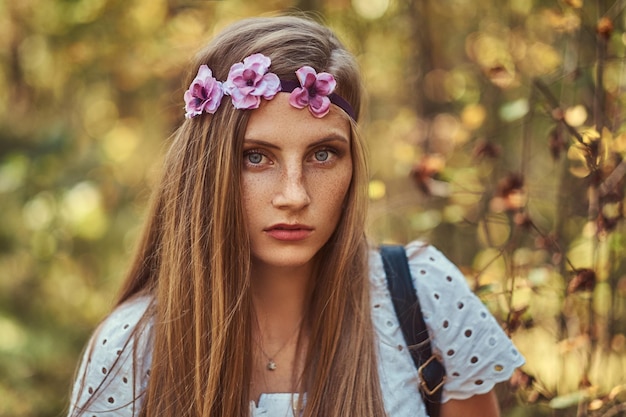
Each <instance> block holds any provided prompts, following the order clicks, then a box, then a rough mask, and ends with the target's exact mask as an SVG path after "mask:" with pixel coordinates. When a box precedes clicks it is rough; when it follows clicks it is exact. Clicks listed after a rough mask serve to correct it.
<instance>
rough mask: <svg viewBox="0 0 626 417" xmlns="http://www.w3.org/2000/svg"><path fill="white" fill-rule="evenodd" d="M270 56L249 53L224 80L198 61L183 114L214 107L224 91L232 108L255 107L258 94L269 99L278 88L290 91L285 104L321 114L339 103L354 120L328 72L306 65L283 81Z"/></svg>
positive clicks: (195, 112) (259, 96)
mask: <svg viewBox="0 0 626 417" xmlns="http://www.w3.org/2000/svg"><path fill="white" fill-rule="evenodd" d="M270 64H271V60H270V59H269V58H268V57H266V56H265V55H263V54H253V55H250V56H248V57H246V58H245V59H244V60H243V62H238V63H236V64H234V65H233V66H232V67H230V71H229V72H228V78H227V79H226V81H225V82H223V83H222V82H221V81H217V80H216V79H215V78H214V77H213V73H212V72H211V69H210V68H209V67H208V66H206V65H201V66H200V68H199V69H198V74H197V75H196V78H194V80H193V81H192V82H191V85H190V86H189V89H188V90H187V91H185V110H186V113H185V117H186V118H188V119H191V118H192V117H195V116H199V115H201V114H202V113H204V112H206V113H210V114H213V113H215V112H216V111H217V109H218V108H219V106H220V103H221V101H222V98H223V97H224V95H227V96H230V98H231V100H232V103H233V106H234V107H235V108H236V109H256V108H258V107H259V105H260V104H261V97H263V98H264V99H265V100H271V99H273V98H274V96H275V95H276V94H278V93H280V92H285V93H291V94H290V96H289V104H291V105H292V106H293V107H296V108H298V109H303V108H305V107H308V108H309V111H310V112H311V114H313V116H315V117H318V118H321V117H324V116H326V115H327V114H328V112H329V111H330V104H331V103H332V104H335V105H337V106H339V107H340V108H341V109H343V111H345V112H346V113H347V114H348V115H349V116H350V117H351V118H352V119H353V120H356V118H355V115H354V110H353V109H352V106H351V105H350V103H348V102H347V101H346V100H345V99H343V98H342V97H341V96H339V95H338V94H335V93H333V91H334V90H335V87H336V86H337V82H336V81H335V77H333V75H332V74H329V73H327V72H320V73H319V74H318V73H317V72H316V71H315V70H314V69H313V68H311V67H309V66H308V65H305V66H303V67H300V68H299V69H298V70H297V71H296V77H297V78H298V82H296V81H284V80H281V79H279V78H278V76H277V75H276V74H274V73H272V72H269V67H270Z"/></svg>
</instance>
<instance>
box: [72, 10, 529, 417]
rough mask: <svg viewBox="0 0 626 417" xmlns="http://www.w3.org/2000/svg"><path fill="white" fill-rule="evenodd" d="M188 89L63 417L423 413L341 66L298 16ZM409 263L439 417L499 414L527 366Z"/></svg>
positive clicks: (240, 26) (455, 297)
mask: <svg viewBox="0 0 626 417" xmlns="http://www.w3.org/2000/svg"><path fill="white" fill-rule="evenodd" d="M196 71H197V73H196ZM187 85H189V89H188V90H187V92H186V93H185V103H186V107H185V109H186V117H187V120H185V122H184V123H183V124H182V126H181V127H180V128H179V130H178V131H177V133H176V134H175V135H174V141H173V143H172V146H171V148H170V150H169V152H168V155H167V157H166V160H165V167H164V173H163V177H162V179H161V181H160V185H159V187H158V188H157V190H156V192H155V195H154V199H153V204H152V208H151V211H150V213H149V216H148V223H147V225H146V228H145V232H144V234H143V238H142V240H141V244H140V247H139V250H138V252H137V254H136V255H135V258H134V263H133V265H132V267H131V269H130V272H129V275H128V277H127V279H126V282H125V284H124V286H123V289H122V291H121V294H120V297H119V301H118V303H117V307H116V308H115V309H114V311H113V312H112V313H111V315H110V316H109V317H108V318H107V319H105V320H104V322H103V323H102V324H101V326H100V328H99V329H98V330H97V331H96V333H95V334H94V336H93V337H92V340H91V343H90V345H89V346H88V348H87V350H86V352H85V356H84V359H83V362H82V365H81V367H80V370H79V373H78V378H77V380H76V383H75V386H74V394H73V399H72V405H71V410H70V415H81V416H92V415H102V414H101V413H103V412H104V413H105V415H116V416H132V415H145V416H156V415H158V416H177V417H180V416H211V417H212V416H222V417H232V416H260V415H268V416H281V417H282V416H291V415H304V416H325V417H339V416H345V415H353V416H381V417H382V416H389V417H404V416H425V415H426V411H425V409H424V405H423V403H422V401H421V399H420V396H419V393H418V388H417V387H418V376H417V371H416V370H415V366H414V365H413V363H412V362H411V359H410V355H409V353H408V351H407V349H406V346H405V343H404V339H403V337H402V334H401V332H400V329H399V327H398V320H397V318H396V316H395V314H394V312H393V307H392V304H391V300H390V297H389V293H388V290H387V287H386V284H385V276H384V272H383V267H382V263H381V260H380V257H379V256H378V254H377V253H376V252H375V251H372V250H370V249H369V248H368V244H367V242H366V239H365V234H364V225H365V218H366V208H367V189H366V186H367V180H368V174H367V166H366V161H365V156H364V149H363V146H364V145H363V140H362V138H361V137H360V135H359V132H358V129H357V123H356V122H357V120H358V116H359V108H360V104H361V86H360V76H359V74H358V72H357V65H356V63H355V60H354V58H353V56H352V55H351V54H349V53H348V52H347V51H346V50H345V48H344V47H343V46H342V45H341V43H340V42H339V41H338V40H337V39H336V37H335V36H334V35H333V33H332V32H331V31H329V30H328V29H327V28H324V27H322V26H320V25H318V24H316V23H314V22H311V21H309V20H305V19H301V18H296V17H276V18H256V19H248V20H244V21H241V22H238V23H236V24H234V25H232V26H230V27H229V28H227V29H226V30H224V31H223V32H222V33H221V34H220V35H218V36H217V38H215V39H214V40H213V41H212V42H211V43H210V44H209V45H208V46H207V47H206V48H205V49H204V50H203V51H202V52H201V53H200V54H199V55H198V56H197V59H196V62H195V64H194V65H193V66H192V71H191V76H190V77H189V84H187ZM407 253H408V255H409V263H410V268H411V271H412V272H413V276H414V282H415V285H416V287H417V290H418V295H419V297H420V302H421V304H422V310H423V312H424V316H425V318H426V322H427V324H428V328H429V333H430V335H431V339H432V345H433V349H434V351H435V352H437V353H438V354H440V355H441V356H442V357H443V362H444V365H445V367H446V370H447V373H448V379H447V381H446V384H445V385H444V392H443V401H444V404H443V406H442V410H441V415H442V416H455V415H463V416H474V415H475V416H478V415H480V416H495V415H498V407H497V402H496V400H495V397H494V394H493V393H492V388H493V386H494V384H495V383H496V382H498V381H502V380H505V379H507V378H508V377H509V376H510V375H511V373H512V372H513V370H514V368H515V367H517V366H520V365H521V364H522V363H523V359H522V357H521V356H520V355H519V354H518V353H517V350H515V348H514V347H513V346H512V344H511V343H510V341H509V339H508V338H507V337H506V336H505V335H504V334H503V333H502V331H501V330H500V329H499V327H498V325H497V323H496V322H495V321H494V320H493V318H492V317H491V316H489V315H488V314H487V313H486V310H485V308H484V307H483V306H482V304H481V303H480V301H479V300H478V299H477V298H476V297H474V296H473V294H471V292H470V291H469V289H468V288H467V285H466V283H465V281H464V279H463V276H462V275H461V274H460V273H459V271H458V270H457V269H456V268H455V267H454V266H453V265H452V264H451V263H450V262H449V261H448V260H446V259H445V258H444V257H443V255H441V254H440V253H439V252H437V251H436V250H435V249H433V248H431V247H427V246H424V245H421V244H417V243H414V244H411V245H409V246H408V247H407ZM461 305H462V306H463V307H462V308H461V307H459V306H461ZM106 413H109V414H106Z"/></svg>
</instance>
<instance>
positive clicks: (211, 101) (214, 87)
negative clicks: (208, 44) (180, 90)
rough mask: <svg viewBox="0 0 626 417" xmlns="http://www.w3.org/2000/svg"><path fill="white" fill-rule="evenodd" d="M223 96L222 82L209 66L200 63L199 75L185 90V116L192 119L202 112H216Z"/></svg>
mask: <svg viewBox="0 0 626 417" xmlns="http://www.w3.org/2000/svg"><path fill="white" fill-rule="evenodd" d="M223 96H224V91H223V90H222V83H221V82H219V81H217V80H216V79H215V78H214V77H213V73H212V72H211V69H210V68H209V67H208V66H206V65H200V68H199V69H198V75H196V78H194V80H193V81H192V82H191V85H190V86H189V89H188V90H187V91H185V110H186V111H187V113H185V117H186V118H187V119H191V118H192V117H195V116H198V115H200V114H202V112H207V113H211V114H213V113H215V112H216V111H217V108H218V107H219V106H220V102H221V101H222V97H223Z"/></svg>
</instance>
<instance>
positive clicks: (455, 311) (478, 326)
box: [370, 241, 524, 400]
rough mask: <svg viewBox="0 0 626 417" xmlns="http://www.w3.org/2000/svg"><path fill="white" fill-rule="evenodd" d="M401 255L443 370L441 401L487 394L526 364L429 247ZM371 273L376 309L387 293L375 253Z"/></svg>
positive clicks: (457, 274)
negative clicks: (407, 267)
mask: <svg viewBox="0 0 626 417" xmlns="http://www.w3.org/2000/svg"><path fill="white" fill-rule="evenodd" d="M405 249H406V254H407V258H408V263H409V269H410V271H411V276H412V279H413V286H414V288H415V290H416V293H417V297H418V300H419V302H420V308H421V310H422V314H423V316H424V322H425V323H426V326H427V328H428V332H429V335H430V339H431V345H432V347H433V352H434V353H436V354H437V355H438V356H439V357H441V358H442V360H443V363H444V365H445V368H446V372H447V380H446V384H445V386H444V400H447V399H449V398H456V399H464V398H467V397H470V396H471V395H474V394H481V393H485V392H488V391H489V390H490V389H491V388H493V385H494V384H495V383H497V382H500V381H504V380H506V379H508V378H509V377H510V376H511V374H512V373H513V371H514V370H515V368H517V367H518V366H521V365H522V364H523V363H524V358H523V357H522V355H520V353H519V352H518V351H517V349H516V348H515V346H513V344H512V343H511V341H510V339H509V338H508V336H507V335H506V333H505V332H504V331H503V330H502V328H501V326H500V324H499V323H498V322H497V321H496V319H495V318H494V317H493V316H492V315H491V313H490V312H489V310H488V309H487V307H486V306H485V305H484V304H483V302H482V301H481V300H480V299H479V298H478V297H477V296H476V295H475V294H474V293H473V292H472V290H471V288H470V287H469V285H468V283H467V280H466V278H465V276H464V275H463V273H462V272H461V271H460V270H459V269H458V268H457V267H456V265H454V263H452V262H451V261H450V260H449V259H448V258H447V257H446V256H445V255H443V254H442V253H441V252H440V251H439V250H437V249H436V248H434V247H433V246H431V245H428V244H425V243H423V242H420V241H415V242H411V243H409V244H408V245H406V247H405ZM370 271H371V272H370V276H371V280H370V281H371V282H372V286H373V291H372V297H373V298H375V300H374V302H375V303H376V305H380V304H382V303H381V302H380V299H385V300H386V299H387V298H388V297H389V295H388V294H389V292H388V290H387V282H386V276H385V272H384V269H383V266H382V260H381V258H380V255H379V254H378V252H377V251H372V253H371V256H370ZM376 298H378V300H376Z"/></svg>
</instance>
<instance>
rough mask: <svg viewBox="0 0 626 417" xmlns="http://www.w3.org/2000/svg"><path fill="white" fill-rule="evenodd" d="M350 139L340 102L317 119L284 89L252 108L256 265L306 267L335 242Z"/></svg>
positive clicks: (246, 158)
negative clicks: (294, 103) (332, 239)
mask: <svg viewBox="0 0 626 417" xmlns="http://www.w3.org/2000/svg"><path fill="white" fill-rule="evenodd" d="M350 141H351V134H350V123H349V121H348V118H347V116H346V115H345V114H344V113H343V112H342V111H341V110H339V109H338V108H335V107H334V106H331V111H330V113H329V114H327V115H326V116H325V117H323V118H320V119H318V118H315V117H313V116H312V115H311V113H310V112H309V111H308V110H307V109H296V108H294V107H292V106H291V105H289V95H288V94H286V93H279V94H277V95H276V96H275V97H274V99H273V100H271V101H263V102H262V104H261V106H260V107H259V108H258V109H256V110H254V111H253V112H252V115H251V116H250V120H249V122H248V126H247V128H246V132H245V139H244V146H243V149H244V151H243V155H242V157H243V174H242V189H243V204H244V213H245V216H246V225H247V229H248V231H249V235H250V244H251V250H252V259H253V262H254V263H257V264H258V263H262V264H264V265H266V266H274V267H299V266H304V265H307V264H309V263H310V262H311V260H312V259H313V257H314V256H315V254H316V253H317V252H318V251H319V250H320V248H321V247H322V246H323V245H324V244H325V243H326V242H327V241H328V239H329V238H330V236H331V234H332V233H333V232H334V231H335V228H336V227H337V223H338V221H339V218H340V216H341V210H342V204H343V202H344V198H345V196H346V192H347V191H348V188H349V186H350V182H351V179H352V156H351V152H350V146H351V143H350Z"/></svg>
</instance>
